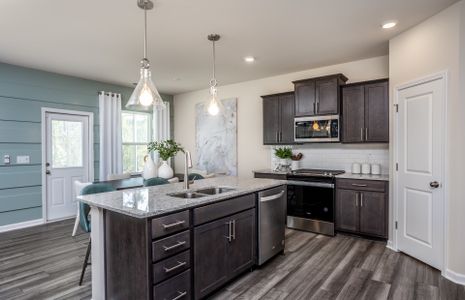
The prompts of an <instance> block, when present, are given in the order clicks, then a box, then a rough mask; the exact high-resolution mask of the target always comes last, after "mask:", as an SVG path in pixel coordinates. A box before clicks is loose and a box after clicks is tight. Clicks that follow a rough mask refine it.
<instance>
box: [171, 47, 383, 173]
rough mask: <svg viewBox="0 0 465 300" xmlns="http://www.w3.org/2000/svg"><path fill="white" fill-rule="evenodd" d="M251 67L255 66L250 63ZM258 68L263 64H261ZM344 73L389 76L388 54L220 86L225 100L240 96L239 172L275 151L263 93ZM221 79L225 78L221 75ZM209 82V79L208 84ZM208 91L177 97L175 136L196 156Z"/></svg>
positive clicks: (263, 163) (266, 163) (359, 77)
mask: <svg viewBox="0 0 465 300" xmlns="http://www.w3.org/2000/svg"><path fill="white" fill-rule="evenodd" d="M250 67H251V68H253V67H255V66H253V65H252V66H250ZM256 67H259V66H258V65H257V66H256ZM334 73H343V74H344V75H346V76H347V77H348V78H349V82H357V81H364V80H371V79H378V78H386V77H388V74H389V72H388V57H387V56H383V57H375V58H370V59H365V60H359V61H354V62H349V63H344V64H339V65H333V66H328V67H322V68H317V69H311V70H307V71H302V72H296V73H290V74H285V75H280V76H274V77H269V78H263V79H259V80H253V81H247V82H242V83H237V84H231V85H226V86H220V87H219V97H220V98H221V99H226V98H231V97H237V99H238V113H237V118H238V120H237V126H238V128H237V130H238V141H237V143H238V145H237V146H238V147H237V148H238V174H239V176H247V177H251V176H252V170H256V169H264V168H270V161H271V151H270V147H269V146H264V145H263V144H262V143H263V133H262V131H263V123H262V122H263V120H262V99H261V98H260V96H262V95H267V94H273V93H278V92H286V91H292V90H293V89H294V86H293V84H292V81H293V80H299V79H305V78H311V77H316V76H322V75H328V74H334ZM219 80H220V81H221V78H219ZM207 84H208V83H207V82H205V85H207ZM207 95H208V90H207V89H205V90H201V91H196V92H190V93H185V94H180V95H175V96H174V115H175V125H174V128H175V129H174V138H175V139H176V141H178V142H180V143H181V144H182V145H183V146H184V147H185V148H186V149H188V150H191V151H192V152H193V158H195V157H196V156H195V153H194V151H195V104H196V103H199V102H204V101H206V99H207ZM175 165H176V169H177V171H182V168H183V162H182V160H181V157H177V159H176V164H175Z"/></svg>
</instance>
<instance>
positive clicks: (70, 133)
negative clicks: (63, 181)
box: [51, 120, 83, 168]
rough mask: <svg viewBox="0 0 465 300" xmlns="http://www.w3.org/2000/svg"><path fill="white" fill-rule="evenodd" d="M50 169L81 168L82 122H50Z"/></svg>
mask: <svg viewBox="0 0 465 300" xmlns="http://www.w3.org/2000/svg"><path fill="white" fill-rule="evenodd" d="M51 127H52V135H51V138H52V167H53V168H76V167H82V166H83V164H82V161H83V148H82V147H83V125H82V122H76V121H64V120H52V123H51Z"/></svg>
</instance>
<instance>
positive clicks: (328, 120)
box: [294, 115, 340, 143]
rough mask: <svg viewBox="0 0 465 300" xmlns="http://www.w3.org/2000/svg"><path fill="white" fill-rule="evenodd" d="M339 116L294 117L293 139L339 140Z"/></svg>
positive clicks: (311, 140) (309, 140)
mask: <svg viewBox="0 0 465 300" xmlns="http://www.w3.org/2000/svg"><path fill="white" fill-rule="evenodd" d="M339 127H340V126H339V116H338V115H331V116H318V117H299V118H295V119H294V141H295V142H298V143H299V142H300V143H313V142H315V143H316V142H319V143H320V142H339V141H340V134H339Z"/></svg>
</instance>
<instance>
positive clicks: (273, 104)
mask: <svg viewBox="0 0 465 300" xmlns="http://www.w3.org/2000/svg"><path fill="white" fill-rule="evenodd" d="M279 131H280V119H279V97H278V96H269V97H263V144H265V145H266V144H277V143H278V138H279Z"/></svg>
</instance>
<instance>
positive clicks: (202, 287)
mask: <svg viewBox="0 0 465 300" xmlns="http://www.w3.org/2000/svg"><path fill="white" fill-rule="evenodd" d="M239 199H240V198H239ZM243 205H244V207H247V206H249V205H248V204H246V203H245V202H244V204H243ZM218 208H219V206H218ZM200 213H201V211H200V210H199V214H200ZM194 214H195V212H194ZM194 218H195V217H194ZM255 243H256V242H255V209H247V210H245V211H243V212H240V213H236V214H234V215H232V216H228V217H223V218H221V219H219V220H216V221H211V222H209V223H206V224H203V225H200V226H197V227H195V229H194V245H195V246H194V270H195V276H194V286H195V299H201V298H204V297H205V296H207V295H209V294H210V293H212V292H213V291H214V290H216V289H218V288H219V287H220V286H222V285H223V284H224V283H226V282H227V281H229V280H230V279H232V278H234V277H235V276H237V275H239V274H240V273H242V272H243V271H244V270H246V269H248V268H250V267H252V266H253V265H254V263H255Z"/></svg>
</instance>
